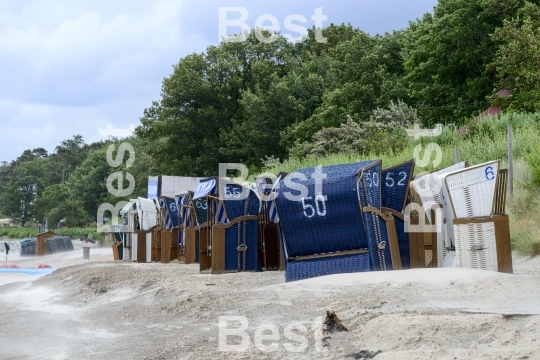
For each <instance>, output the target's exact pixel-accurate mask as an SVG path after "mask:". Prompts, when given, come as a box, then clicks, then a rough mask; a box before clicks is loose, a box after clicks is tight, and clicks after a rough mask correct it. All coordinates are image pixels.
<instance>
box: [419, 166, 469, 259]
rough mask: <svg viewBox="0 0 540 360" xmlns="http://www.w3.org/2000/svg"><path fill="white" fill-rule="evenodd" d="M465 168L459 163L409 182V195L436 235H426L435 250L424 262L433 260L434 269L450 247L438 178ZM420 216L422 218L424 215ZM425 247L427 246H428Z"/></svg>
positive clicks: (440, 183) (440, 184)
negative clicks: (421, 210)
mask: <svg viewBox="0 0 540 360" xmlns="http://www.w3.org/2000/svg"><path fill="white" fill-rule="evenodd" d="M466 167H467V162H461V163H458V164H455V165H452V166H450V167H447V168H444V169H441V170H437V171H434V172H432V173H429V174H425V175H421V176H419V177H416V178H415V179H414V181H413V182H411V193H412V194H413V199H414V201H415V202H416V203H417V204H419V205H420V206H422V208H423V209H424V212H425V217H426V218H427V221H428V223H429V224H430V225H431V226H432V227H434V228H435V229H436V230H437V232H436V233H431V235H428V236H430V238H431V239H434V240H430V242H431V246H432V249H435V251H433V250H432V253H431V254H430V255H431V256H428V254H426V261H430V260H434V264H433V265H434V266H435V267H442V266H443V264H444V259H445V257H446V255H447V252H448V250H447V248H449V247H450V246H451V245H450V244H451V242H450V234H449V228H448V225H447V224H446V211H445V210H444V201H443V193H442V188H443V186H442V182H441V178H440V176H441V175H445V174H448V173H451V172H454V171H457V170H461V169H464V168H466ZM434 207H435V208H437V210H436V211H432V210H433V209H434ZM438 209H440V210H438ZM421 215H422V216H421V217H423V215H424V214H421ZM433 215H434V216H433ZM421 220H422V219H421ZM435 229H434V230H435ZM439 230H440V231H439ZM427 245H428V246H429V244H427Z"/></svg>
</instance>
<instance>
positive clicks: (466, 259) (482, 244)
mask: <svg viewBox="0 0 540 360" xmlns="http://www.w3.org/2000/svg"><path fill="white" fill-rule="evenodd" d="M454 233H455V235H456V266H457V267H462V268H473V269H481V270H491V271H497V270H498V264H497V246H496V240H495V224H494V222H492V221H489V222H484V223H473V224H459V225H456V224H454ZM475 248H476V249H481V250H475Z"/></svg>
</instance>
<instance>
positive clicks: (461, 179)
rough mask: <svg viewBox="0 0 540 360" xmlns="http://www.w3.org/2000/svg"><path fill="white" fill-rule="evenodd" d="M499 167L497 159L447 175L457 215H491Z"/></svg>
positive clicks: (447, 183) (449, 190)
mask: <svg viewBox="0 0 540 360" xmlns="http://www.w3.org/2000/svg"><path fill="white" fill-rule="evenodd" d="M499 167H500V161H498V160H497V161H492V162H489V163H485V164H481V165H477V166H473V167H470V168H467V169H464V170H462V171H459V172H456V173H452V174H449V175H448V176H446V179H445V184H446V187H447V188H448V193H449V195H450V199H451V203H452V205H453V206H452V207H453V211H454V213H455V215H456V217H458V218H466V217H476V216H489V215H491V212H492V210H493V201H494V198H495V186H496V179H497V174H498V171H499Z"/></svg>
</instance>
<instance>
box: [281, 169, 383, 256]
mask: <svg viewBox="0 0 540 360" xmlns="http://www.w3.org/2000/svg"><path fill="white" fill-rule="evenodd" d="M371 164H373V162H372V161H368V162H362V163H356V164H348V165H337V166H328V167H323V168H322V174H325V175H326V178H323V179H322V180H321V183H322V187H321V189H317V186H316V184H315V179H314V178H313V177H312V175H314V174H315V173H316V171H315V169H303V170H299V171H298V172H297V173H295V174H291V175H289V176H288V177H286V178H285V179H284V180H282V181H280V183H279V188H278V189H276V190H277V198H276V206H277V211H278V215H279V219H280V222H281V226H282V230H283V235H284V242H285V245H286V249H287V251H288V253H287V255H288V256H289V257H295V256H306V255H314V254H323V253H332V252H339V251H346V250H356V249H362V248H367V247H368V241H367V235H366V232H365V229H364V226H363V221H362V217H361V211H360V208H359V204H358V200H357V199H358V198H357V194H356V191H357V190H356V189H357V187H356V177H357V173H358V172H359V171H361V170H362V169H363V168H364V167H366V166H368V165H371ZM295 182H296V183H297V184H301V185H303V186H305V187H306V188H307V191H308V193H307V194H304V195H305V196H303V197H301V198H300V196H298V195H299V191H298V190H297V189H295V188H293V187H295V185H294V184H293V183H295ZM316 190H319V191H321V193H316ZM286 193H290V194H292V195H294V196H298V197H299V198H300V199H299V201H292V200H290V199H288V198H287V196H286Z"/></svg>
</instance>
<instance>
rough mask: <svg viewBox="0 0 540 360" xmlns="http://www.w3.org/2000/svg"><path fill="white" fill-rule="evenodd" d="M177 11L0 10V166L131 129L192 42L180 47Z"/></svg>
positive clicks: (136, 7) (61, 5)
mask: <svg viewBox="0 0 540 360" xmlns="http://www.w3.org/2000/svg"><path fill="white" fill-rule="evenodd" d="M111 3H114V4H111ZM181 5H182V0H163V1H154V2H150V1H129V2H128V1H120V2H119V3H118V2H116V1H113V2H111V1H101V2H89V1H88V2H83V3H78V2H77V5H75V4H74V3H73V2H67V1H65V2H59V1H49V0H41V1H40V0H36V1H32V2H29V3H22V2H21V3H16V4H14V2H9V1H4V2H0V48H1V49H2V51H1V52H0V63H1V64H2V66H1V67H0V78H2V79H3V81H2V85H3V86H2V87H0V124H1V129H0V161H1V160H12V159H14V158H15V157H17V156H18V155H20V153H21V152H22V151H23V150H24V149H27V148H35V147H38V146H42V147H46V148H47V149H48V150H52V149H54V147H55V146H56V145H57V144H58V143H59V142H60V141H61V140H64V139H67V138H70V137H71V136H72V135H75V134H82V135H84V136H85V138H86V139H87V140H88V141H97V140H99V134H98V132H97V129H98V128H99V127H105V126H106V124H107V123H112V124H115V126H116V127H122V126H126V127H127V125H128V124H129V123H138V119H139V117H140V116H142V112H143V109H144V108H145V107H147V106H149V105H150V104H151V101H152V100H157V99H158V98H159V93H160V89H161V81H162V79H163V78H164V77H166V76H168V75H170V73H171V72H172V65H173V64H175V63H177V62H178V60H179V59H180V57H181V56H183V55H186V54H187V53H189V52H191V51H192V50H191V49H192V48H194V47H195V48H196V47H198V45H195V44H197V42H199V43H200V42H201V39H200V38H197V35H196V34H195V38H193V37H188V38H187V40H183V39H182V37H181V35H182V34H181V33H180V20H179V15H180V12H181ZM29 135H30V136H29Z"/></svg>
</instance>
